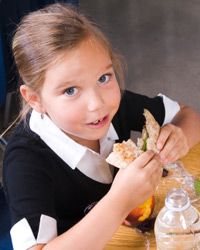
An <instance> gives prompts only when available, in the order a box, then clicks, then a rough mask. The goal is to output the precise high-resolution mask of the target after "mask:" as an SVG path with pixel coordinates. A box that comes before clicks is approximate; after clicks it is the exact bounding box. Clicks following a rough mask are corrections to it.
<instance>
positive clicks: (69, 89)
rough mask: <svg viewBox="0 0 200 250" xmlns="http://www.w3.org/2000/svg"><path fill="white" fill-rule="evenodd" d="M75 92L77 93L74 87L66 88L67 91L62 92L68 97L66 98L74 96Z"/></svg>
mask: <svg viewBox="0 0 200 250" xmlns="http://www.w3.org/2000/svg"><path fill="white" fill-rule="evenodd" d="M77 92H78V89H77V88H75V87H70V88H67V89H66V90H65V91H64V93H65V95H68V96H74V95H75V94H76V93H77Z"/></svg>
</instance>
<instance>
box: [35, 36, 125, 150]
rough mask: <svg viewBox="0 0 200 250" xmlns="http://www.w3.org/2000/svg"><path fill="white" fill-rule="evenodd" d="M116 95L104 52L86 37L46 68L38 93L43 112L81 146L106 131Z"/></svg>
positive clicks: (116, 91)
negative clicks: (85, 39)
mask: <svg viewBox="0 0 200 250" xmlns="http://www.w3.org/2000/svg"><path fill="white" fill-rule="evenodd" d="M120 96H121V95H120V89H119V86H118V82H117V80H116V77H115V73H114V70H113V65H112V61H111V59H110V57H109V55H108V52H107V51H106V50H105V49H104V48H103V47H102V46H101V45H100V44H98V43H94V42H91V41H90V40H88V41H85V42H83V43H81V44H80V45H79V46H78V47H77V48H75V49H73V50H71V51H70V52H67V53H66V54H65V55H64V57H62V60H60V61H59V62H57V63H56V64H55V65H54V66H53V67H51V68H49V70H48V71H47V72H46V76H45V81H44V84H43V87H42V89H41V92H40V100H41V105H42V109H43V111H44V112H45V113H47V114H48V116H49V117H50V118H51V120H52V121H53V122H54V123H55V124H56V125H57V126H58V127H59V128H60V129H61V130H62V131H64V132H65V133H66V134H67V135H68V136H70V137H71V138H72V139H74V140H75V141H77V142H78V143H80V144H83V145H87V142H88V141H91V140H92V141H95V140H99V139H100V138H102V137H103V136H104V135H105V134H106V132H107V131H108V128H109V125H110V122H111V120H112V118H113V116H114V114H115V113H116V111H117V109H118V107H119V103H120Z"/></svg>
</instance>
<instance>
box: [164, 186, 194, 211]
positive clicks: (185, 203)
mask: <svg viewBox="0 0 200 250" xmlns="http://www.w3.org/2000/svg"><path fill="white" fill-rule="evenodd" d="M189 206H190V199H189V196H188V193H187V192H186V191H185V190H183V189H181V188H173V189H172V190H171V191H170V192H169V193H168V194H167V197H166V199H165V207H166V208H168V209H170V210H173V211H177V212H178V211H183V210H185V209H187V208H188V207H189Z"/></svg>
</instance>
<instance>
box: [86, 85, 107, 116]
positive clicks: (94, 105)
mask: <svg viewBox="0 0 200 250" xmlns="http://www.w3.org/2000/svg"><path fill="white" fill-rule="evenodd" d="M87 102H88V111H90V112H92V111H96V110H99V109H101V108H102V106H103V104H104V99H103V93H102V92H101V91H100V90H98V88H95V89H93V90H91V91H90V93H89V95H88V101H87Z"/></svg>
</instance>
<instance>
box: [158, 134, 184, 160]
mask: <svg viewBox="0 0 200 250" xmlns="http://www.w3.org/2000/svg"><path fill="white" fill-rule="evenodd" d="M179 150H180V149H179V146H178V144H177V138H176V137H175V136H171V137H170V138H169V139H168V141H167V142H166V144H165V146H164V148H163V149H162V150H161V151H160V153H159V155H160V158H161V160H162V162H165V161H166V160H167V159H168V158H170V157H171V156H172V155H175V154H177V152H178V151H179Z"/></svg>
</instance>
